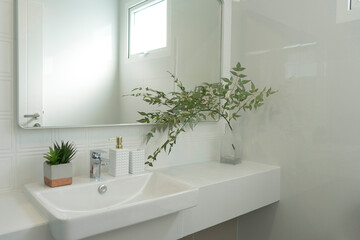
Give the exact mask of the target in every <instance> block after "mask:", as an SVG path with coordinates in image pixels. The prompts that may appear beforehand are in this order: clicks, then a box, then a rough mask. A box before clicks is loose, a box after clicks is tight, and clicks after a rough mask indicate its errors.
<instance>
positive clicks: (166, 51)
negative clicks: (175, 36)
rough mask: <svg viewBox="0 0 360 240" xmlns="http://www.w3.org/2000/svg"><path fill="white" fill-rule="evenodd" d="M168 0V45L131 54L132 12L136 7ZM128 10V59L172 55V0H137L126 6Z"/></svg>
mask: <svg viewBox="0 0 360 240" xmlns="http://www.w3.org/2000/svg"><path fill="white" fill-rule="evenodd" d="M162 1H166V2H167V3H166V4H167V19H166V20H167V26H166V27H167V33H166V46H165V47H163V48H157V49H153V50H150V51H148V52H146V53H144V52H143V53H137V54H132V55H131V54H130V43H131V39H130V38H131V32H130V31H131V19H132V12H133V11H134V10H136V9H140V8H143V7H145V6H147V5H151V4H156V3H158V2H162ZM126 10H127V11H126V12H127V46H126V49H127V54H126V55H127V59H128V60H130V61H131V60H135V61H136V60H140V59H144V58H146V59H148V58H157V57H165V56H169V55H170V47H171V0H142V1H138V0H137V1H136V2H135V3H134V2H133V3H132V4H129V5H128V6H127V8H126Z"/></svg>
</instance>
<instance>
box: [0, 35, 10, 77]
mask: <svg viewBox="0 0 360 240" xmlns="http://www.w3.org/2000/svg"><path fill="white" fill-rule="evenodd" d="M12 45H13V44H12V42H10V41H9V40H4V39H1V38H0V77H1V76H5V77H6V76H12V75H13V74H12V69H13V60H12V59H13V54H12V51H13V48H12Z"/></svg>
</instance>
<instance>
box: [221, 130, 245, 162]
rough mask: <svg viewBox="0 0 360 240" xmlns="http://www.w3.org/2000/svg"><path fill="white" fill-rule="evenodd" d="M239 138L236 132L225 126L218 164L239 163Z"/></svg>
mask: <svg viewBox="0 0 360 240" xmlns="http://www.w3.org/2000/svg"><path fill="white" fill-rule="evenodd" d="M241 150H242V149H241V137H240V134H239V132H238V131H235V130H234V129H233V130H231V129H230V127H229V125H228V124H225V133H224V136H223V137H222V139H221V152H220V162H221V163H226V164H233V165H235V164H239V163H240V162H241Z"/></svg>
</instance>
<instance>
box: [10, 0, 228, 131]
mask: <svg viewBox="0 0 360 240" xmlns="http://www.w3.org/2000/svg"><path fill="white" fill-rule="evenodd" d="M221 8H222V6H221V3H220V1H219V0H147V1H143V0H18V9H17V10H18V39H19V42H18V64H19V86H18V92H19V94H18V96H19V99H18V103H19V108H18V109H19V110H18V111H19V112H18V114H19V124H20V126H22V127H25V128H32V127H39V126H41V127H80V126H94V125H96V126H99V125H114V124H133V123H136V120H137V119H139V118H140V117H139V115H138V113H137V111H150V110H151V109H149V106H148V105H146V104H145V103H143V102H142V101H141V100H140V99H136V98H131V97H125V96H124V95H126V94H129V93H130V92H131V90H132V89H133V88H136V87H151V88H156V89H159V90H163V91H167V92H168V91H174V90H176V89H175V86H174V83H173V81H172V79H171V78H170V75H169V73H167V71H170V72H171V73H174V74H175V75H177V76H178V77H179V78H180V79H181V81H182V82H183V83H184V84H185V86H186V87H188V88H192V87H194V86H195V85H197V84H200V83H202V82H218V81H219V80H220V70H221Z"/></svg>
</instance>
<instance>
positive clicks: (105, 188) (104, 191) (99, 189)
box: [98, 185, 107, 194]
mask: <svg viewBox="0 0 360 240" xmlns="http://www.w3.org/2000/svg"><path fill="white" fill-rule="evenodd" d="M98 191H99V193H100V194H104V193H106V191H107V186H106V185H100V186H99V188H98Z"/></svg>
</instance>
